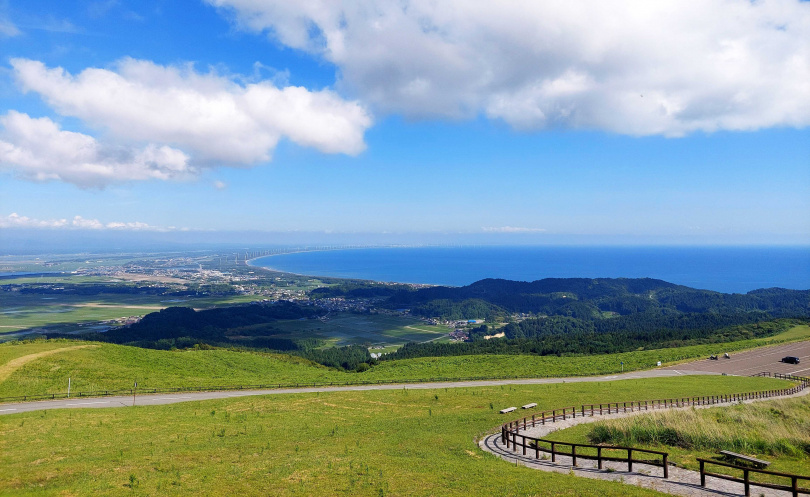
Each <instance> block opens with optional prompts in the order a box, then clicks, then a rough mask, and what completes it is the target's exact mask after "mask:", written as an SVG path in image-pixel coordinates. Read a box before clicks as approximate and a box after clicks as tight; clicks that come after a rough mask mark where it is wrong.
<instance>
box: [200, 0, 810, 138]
mask: <svg viewBox="0 0 810 497" xmlns="http://www.w3.org/2000/svg"><path fill="white" fill-rule="evenodd" d="M208 2H209V3H211V4H212V5H215V6H217V7H220V8H222V9H224V10H225V11H227V12H228V13H230V14H233V18H234V19H235V20H236V22H237V23H238V24H239V25H240V26H242V27H243V28H245V29H248V30H253V31H257V32H266V33H268V35H269V36H270V37H272V38H273V39H274V40H278V41H279V42H281V43H283V44H285V45H287V46H289V47H293V48H295V49H299V50H303V51H306V52H309V53H312V54H317V55H318V56H320V57H322V58H323V59H325V60H327V61H329V62H331V63H334V64H335V65H336V66H337V67H338V69H339V75H340V78H341V81H340V84H341V85H342V87H343V88H345V89H347V90H348V91H351V92H354V93H355V94H356V95H359V96H360V97H361V98H362V99H363V100H364V101H367V102H369V103H371V104H372V105H373V106H374V107H375V108H376V109H379V110H382V111H386V112H395V113H402V114H404V115H407V116H411V117H428V118H430V117H451V118H473V117H475V116H478V115H481V114H483V115H486V116H488V117H490V118H493V119H500V120H503V121H505V122H507V123H509V124H510V125H512V126H514V127H516V128H524V129H539V128H547V127H565V128H575V129H602V130H607V131H611V132H617V133H624V134H631V135H650V134H662V135H667V136H680V135H683V134H686V133H690V132H694V131H697V130H702V131H709V132H711V131H715V130H721V129H723V130H753V129H758V128H763V127H770V126H806V125H808V124H810V50H808V44H807V33H808V32H810V3H809V2H802V1H800V0H760V1H750V0H703V1H700V2H682V1H678V0H656V1H654V2H649V1H641V0H625V1H619V2H604V1H602V0H586V1H579V2H569V1H564V0H550V1H543V2H537V1H533V0H515V1H511V2H492V1H488V0H447V1H442V2H435V1H433V0H405V1H402V2H391V1H388V0H351V1H349V0H342V1H335V0H315V1H309V2H289V1H286V0H208Z"/></svg>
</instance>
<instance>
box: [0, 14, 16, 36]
mask: <svg viewBox="0 0 810 497" xmlns="http://www.w3.org/2000/svg"><path fill="white" fill-rule="evenodd" d="M20 33H21V31H20V30H19V29H18V28H17V26H15V25H14V23H13V22H11V21H9V20H8V19H3V18H2V17H0V38H1V37H7V38H11V37H12V36H17V35H19V34H20Z"/></svg>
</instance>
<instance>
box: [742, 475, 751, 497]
mask: <svg viewBox="0 0 810 497" xmlns="http://www.w3.org/2000/svg"><path fill="white" fill-rule="evenodd" d="M743 481H744V484H745V497H750V496H751V481H750V480H749V479H748V470H747V469H744V470H743Z"/></svg>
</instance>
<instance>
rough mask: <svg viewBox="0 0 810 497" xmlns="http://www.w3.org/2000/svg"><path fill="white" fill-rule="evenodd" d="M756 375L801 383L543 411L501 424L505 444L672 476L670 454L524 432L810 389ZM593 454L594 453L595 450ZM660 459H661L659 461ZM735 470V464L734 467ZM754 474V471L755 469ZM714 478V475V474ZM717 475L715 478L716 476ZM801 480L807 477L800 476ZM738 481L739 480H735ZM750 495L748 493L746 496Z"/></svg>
mask: <svg viewBox="0 0 810 497" xmlns="http://www.w3.org/2000/svg"><path fill="white" fill-rule="evenodd" d="M754 376H768V377H772V378H779V379H784V380H791V381H797V382H799V384H798V385H796V386H794V387H791V388H783V389H781V390H764V391H760V392H745V393H734V394H727V395H703V396H697V397H684V398H670V399H656V400H641V401H631V402H608V403H603V404H583V405H581V406H579V407H577V406H570V407H561V408H558V409H551V410H547V411H542V412H540V413H535V414H532V415H531V416H526V417H524V418H523V419H518V420H515V421H510V422H508V423H505V424H503V425H501V442H502V443H503V444H505V445H506V448H507V449H509V448H511V449H512V450H513V451H514V452H517V451H518V448H520V449H522V452H523V455H524V456H525V455H526V454H527V451H529V450H531V451H533V452H534V457H535V459H540V453H541V452H543V453H547V454H551V461H552V462H556V459H557V456H558V455H564V456H568V457H571V459H572V464H573V465H574V466H576V465H577V459H590V460H596V461H597V465H598V467H599V469H602V461H618V462H626V463H627V470H628V471H632V470H633V463H636V464H647V465H651V466H656V467H659V468H663V469H664V478H668V477H669V471H668V458H669V454H668V453H667V452H660V451H655V450H646V449H640V448H636V447H622V446H613V445H589V444H572V443H566V442H557V441H552V440H546V439H543V438H536V437H530V436H528V435H524V434H521V433H520V431H521V430H527V429H529V428H534V427H536V426H538V425H540V426H543V425H545V424H546V423H556V422H557V421H562V420H565V419H568V418H576V417H577V416H580V417H584V416H596V415H603V414H616V413H620V412H635V411H649V410H655V409H670V408H673V407H690V406H705V405H714V404H726V403H729V402H741V401H745V400H751V399H767V398H771V397H781V396H785V395H793V394H795V393H798V392H800V391H802V390H804V389H805V388H807V387H808V386H810V378H804V377H801V376H793V375H783V374H779V373H773V374H771V373H759V374H756V375H754ZM558 447H570V448H571V449H570V451H567V450H566V451H560V450H558ZM578 448H580V449H582V448H587V449H595V450H596V454H595V455H594V454H593V453H591V454H584V453H582V452H580V453H577V449H578ZM603 451H625V453H626V456H624V457H615V456H609V455H603V454H602V452H603ZM591 452H592V451H591ZM634 453H636V454H652V455H653V456H655V458H654V459H634V458H633V454H634ZM658 456H660V459H658ZM731 466H732V467H734V466H733V465H731ZM702 467H703V466H702V465H701V472H702ZM752 471H753V470H752ZM710 475H712V474H710ZM780 475H781V476H797V475H786V474H780ZM712 476H713V475H712ZM798 478H804V477H801V476H798ZM735 481H736V480H735ZM746 495H747V494H746Z"/></svg>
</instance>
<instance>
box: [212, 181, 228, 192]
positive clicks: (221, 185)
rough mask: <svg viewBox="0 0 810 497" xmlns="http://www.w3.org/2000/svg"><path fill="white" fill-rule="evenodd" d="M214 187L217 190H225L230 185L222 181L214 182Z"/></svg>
mask: <svg viewBox="0 0 810 497" xmlns="http://www.w3.org/2000/svg"><path fill="white" fill-rule="evenodd" d="M213 185H214V188H216V189H217V190H224V189H226V188H228V184H227V183H225V182H224V181H220V180H216V181H214V183H213Z"/></svg>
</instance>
